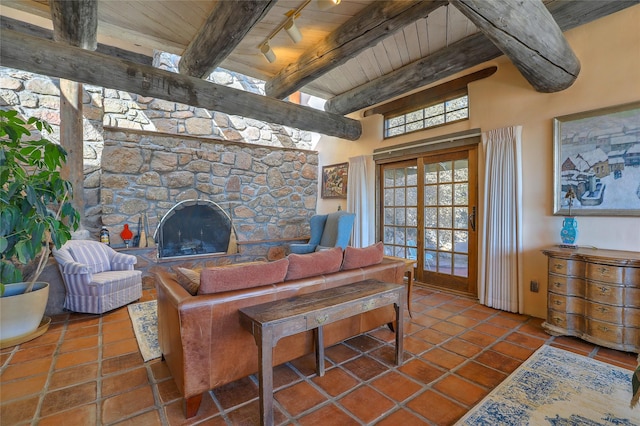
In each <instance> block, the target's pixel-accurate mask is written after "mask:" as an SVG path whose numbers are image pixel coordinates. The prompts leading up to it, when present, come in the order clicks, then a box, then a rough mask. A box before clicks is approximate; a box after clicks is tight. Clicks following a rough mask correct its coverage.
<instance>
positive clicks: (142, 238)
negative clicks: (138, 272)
mask: <svg viewBox="0 0 640 426" xmlns="http://www.w3.org/2000/svg"><path fill="white" fill-rule="evenodd" d="M140 217H141V218H142V228H141V229H140V239H139V241H138V247H146V246H147V232H146V228H145V225H144V216H143V215H142V214H140Z"/></svg>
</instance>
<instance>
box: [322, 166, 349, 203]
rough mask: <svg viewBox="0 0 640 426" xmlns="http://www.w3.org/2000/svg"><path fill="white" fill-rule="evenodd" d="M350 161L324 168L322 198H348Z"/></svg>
mask: <svg viewBox="0 0 640 426" xmlns="http://www.w3.org/2000/svg"><path fill="white" fill-rule="evenodd" d="M348 178H349V163H340V164H333V165H331V166H324V167H323V168H322V194H321V195H322V198H347V181H348Z"/></svg>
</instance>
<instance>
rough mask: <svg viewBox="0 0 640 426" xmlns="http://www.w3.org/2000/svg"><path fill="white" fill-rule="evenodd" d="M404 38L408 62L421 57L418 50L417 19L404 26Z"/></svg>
mask: <svg viewBox="0 0 640 426" xmlns="http://www.w3.org/2000/svg"><path fill="white" fill-rule="evenodd" d="M402 31H403V32H404V39H405V40H406V41H407V50H408V52H409V62H413V61H417V60H418V59H420V58H422V54H421V52H420V39H419V38H418V21H416V22H412V23H411V24H409V25H407V26H406V27H404V29H403V30H402Z"/></svg>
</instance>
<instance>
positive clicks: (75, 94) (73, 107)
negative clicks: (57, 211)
mask: <svg viewBox="0 0 640 426" xmlns="http://www.w3.org/2000/svg"><path fill="white" fill-rule="evenodd" d="M60 145H62V147H63V148H64V149H65V150H66V151H67V162H66V164H65V165H64V167H63V168H62V172H61V174H62V176H63V177H64V178H65V179H67V180H68V181H70V182H71V185H72V186H73V194H72V195H73V198H72V204H73V207H74V208H75V209H76V210H77V211H78V212H79V213H80V217H81V223H82V219H84V216H85V215H84V171H83V168H84V165H83V161H84V155H83V146H84V135H83V126H82V83H77V82H75V81H71V80H66V79H63V78H61V79H60Z"/></svg>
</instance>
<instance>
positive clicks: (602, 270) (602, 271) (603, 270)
mask: <svg viewBox="0 0 640 426" xmlns="http://www.w3.org/2000/svg"><path fill="white" fill-rule="evenodd" d="M609 271H610V269H609V268H606V267H604V266H602V267H600V268H598V272H600V275H609Z"/></svg>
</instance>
